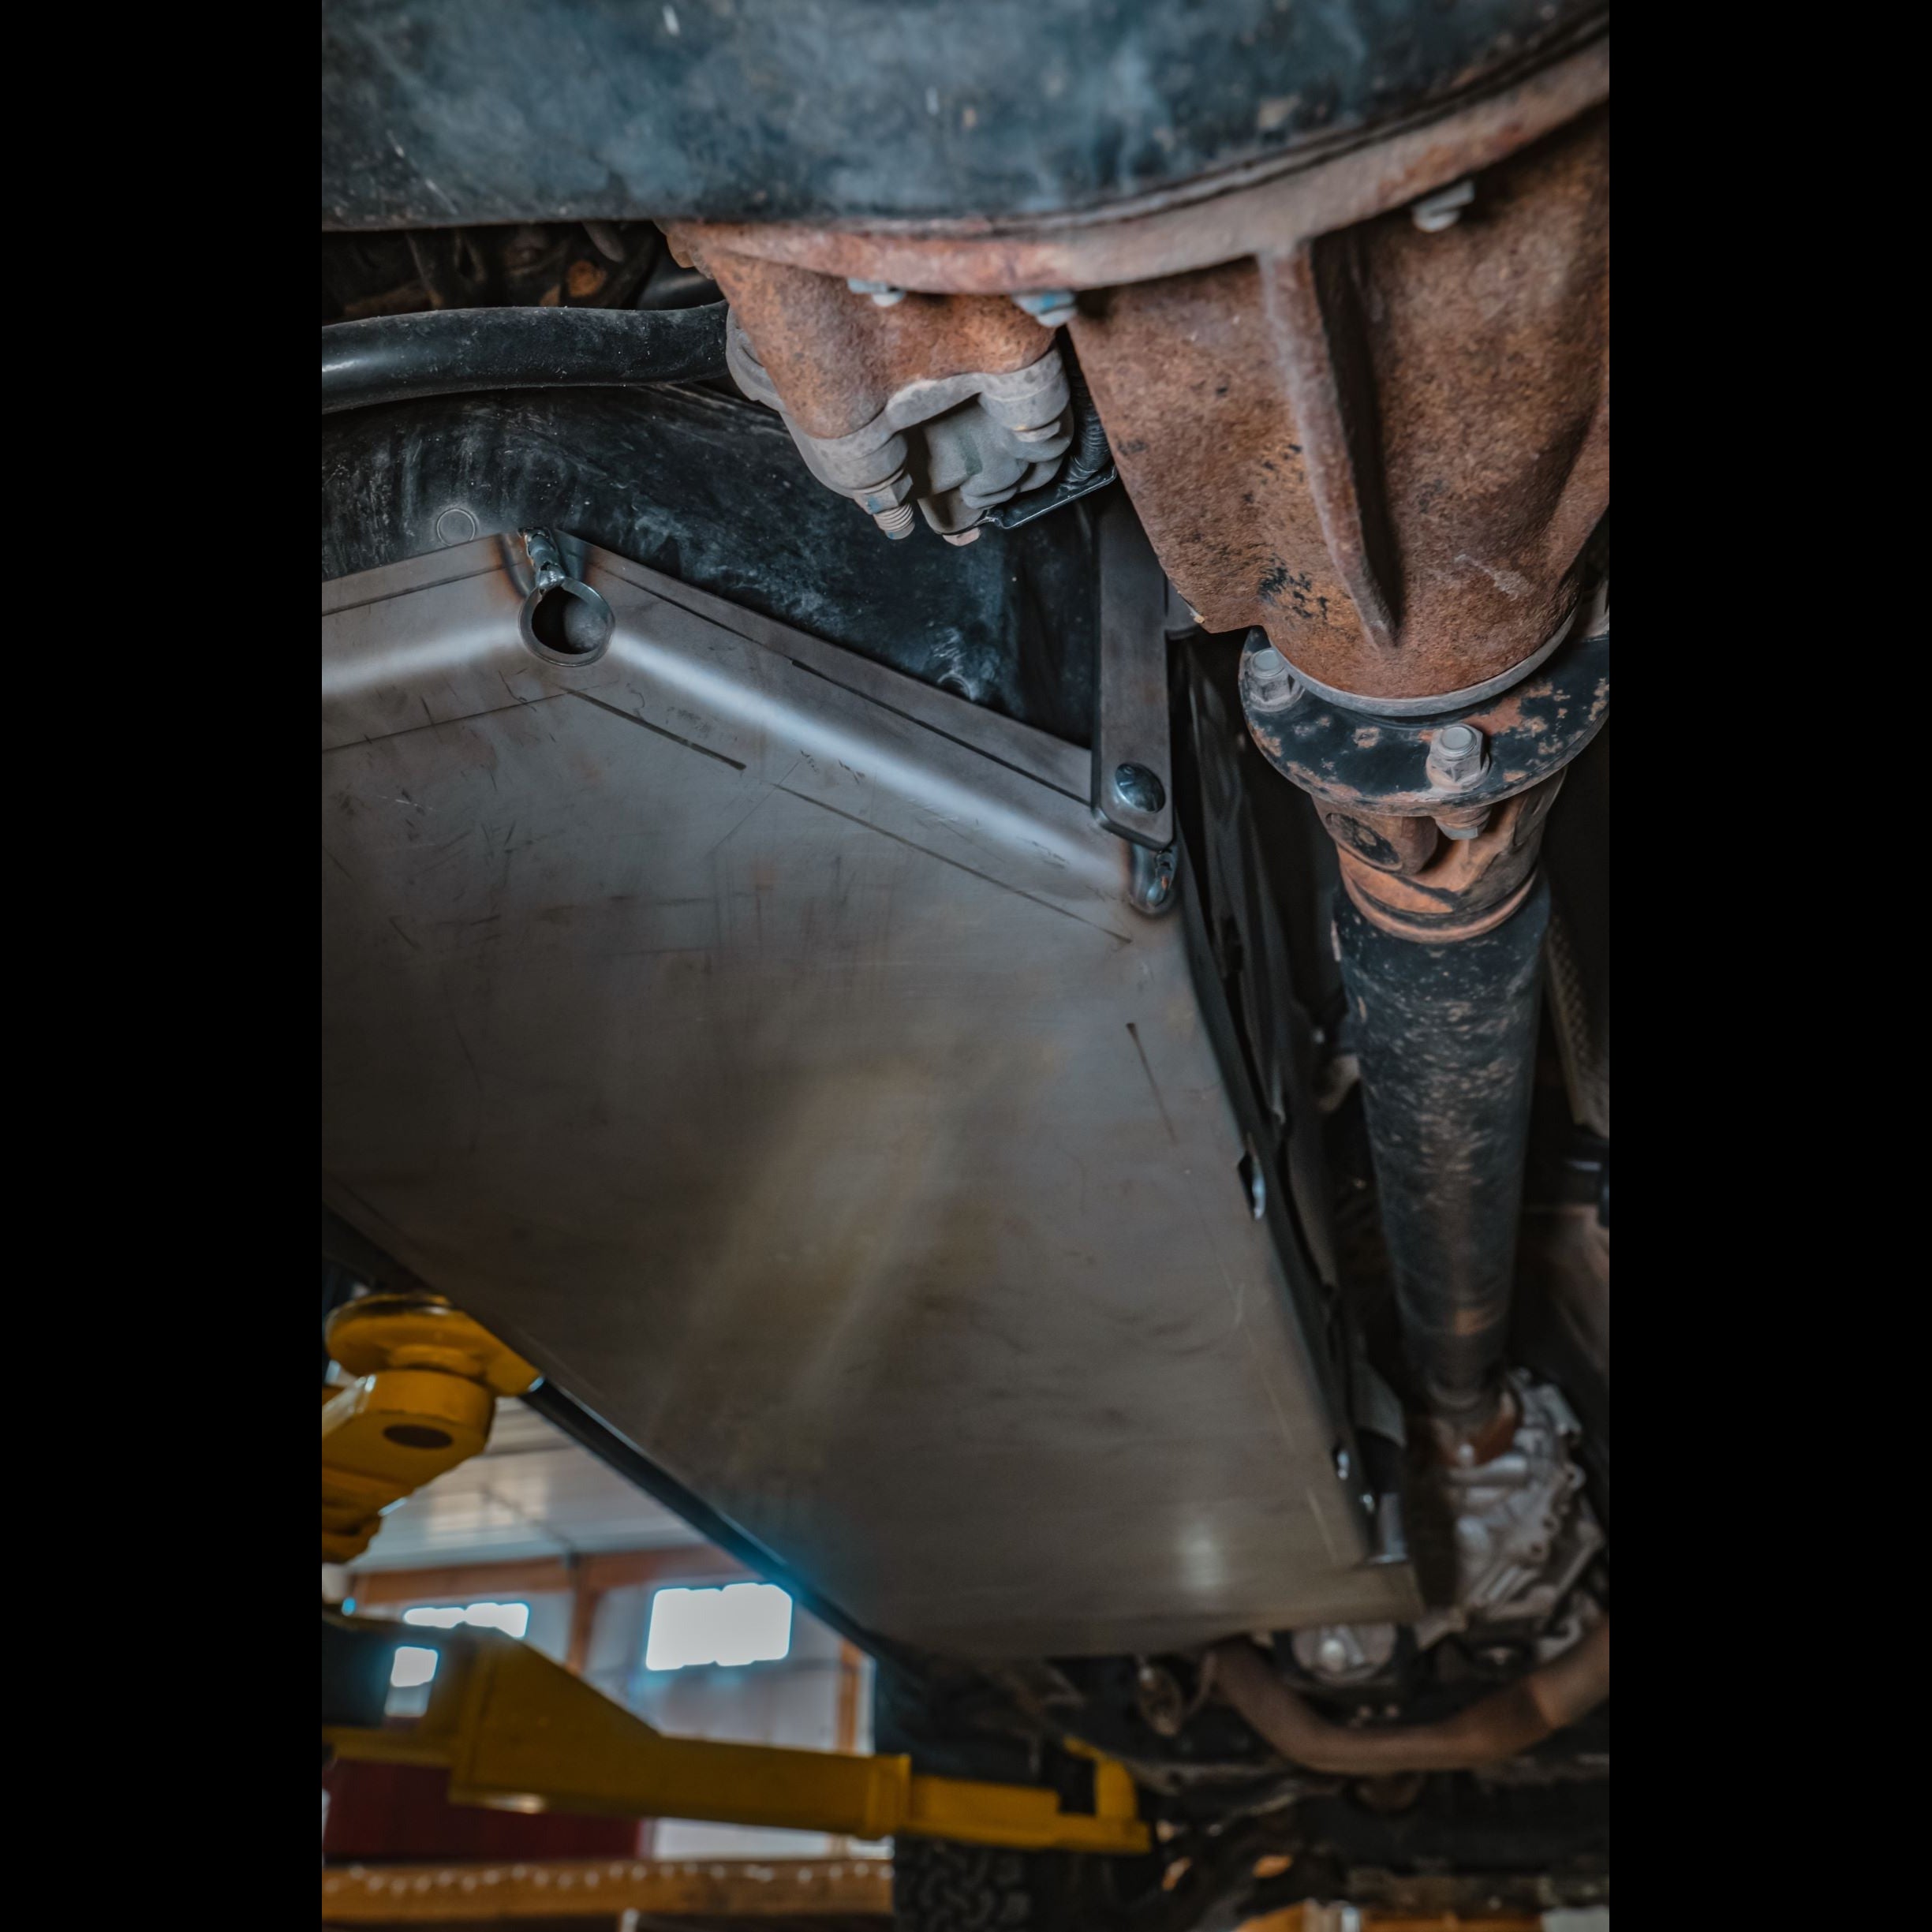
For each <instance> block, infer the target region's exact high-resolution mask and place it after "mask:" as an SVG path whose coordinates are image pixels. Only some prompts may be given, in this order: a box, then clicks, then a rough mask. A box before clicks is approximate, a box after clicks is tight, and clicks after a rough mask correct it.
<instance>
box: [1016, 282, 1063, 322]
mask: <svg viewBox="0 0 1932 1932" xmlns="http://www.w3.org/2000/svg"><path fill="white" fill-rule="evenodd" d="M1013 300H1014V302H1015V305H1017V306H1018V307H1019V308H1022V309H1024V310H1025V311H1026V313H1027V314H1028V315H1030V316H1032V317H1033V320H1034V321H1036V322H1037V323H1039V324H1040V326H1041V327H1042V328H1043V329H1057V328H1061V327H1064V326H1065V325H1066V324H1067V323H1069V322H1071V321H1072V320H1073V319H1074V314H1075V313H1076V308H1075V305H1074V292H1073V290H1071V289H1030V290H1027V291H1026V293H1023V294H1019V295H1016V296H1015V297H1014V298H1013Z"/></svg>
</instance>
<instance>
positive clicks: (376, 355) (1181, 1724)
mask: <svg viewBox="0 0 1932 1932" xmlns="http://www.w3.org/2000/svg"><path fill="white" fill-rule="evenodd" d="M323 17H324V99H323V128H324V193H323V201H324V222H323V227H324V233H323V592H324V595H323V613H324V615H323V908H324V909H323V1015H324V1038H323V1115H324V1120H323V1142H324V1179H323V1205H324V1214H323V1250H324V1262H325V1278H327V1277H328V1276H329V1275H330V1271H331V1270H333V1271H334V1278H337V1279H339V1280H340V1281H342V1283H344V1284H348V1283H350V1282H355V1283H360V1284H364V1285H368V1286H372V1287H391V1288H394V1287H409V1286H412V1285H419V1286H420V1285H427V1287H428V1288H430V1289H432V1290H433V1291H435V1292H437V1293H439V1294H441V1295H447V1296H448V1297H450V1299H453V1300H454V1301H455V1302H457V1303H458V1304H459V1305H460V1306H462V1308H463V1309H465V1310H468V1311H469V1313H470V1314H472V1315H473V1316H474V1317H476V1318H477V1320H479V1321H481V1322H483V1323H485V1324H487V1325H488V1327H489V1328H491V1331H492V1332H495V1334H497V1335H499V1336H501V1337H502V1338H503V1340H504V1341H505V1342H506V1343H507V1344H509V1345H510V1346H511V1347H514V1348H515V1349H517V1350H518V1351H519V1352H520V1353H521V1355H524V1356H525V1357H527V1358H528V1359H529V1362H532V1363H533V1364H534V1365H536V1367H537V1369H539V1370H540V1371H541V1373H542V1374H543V1376H544V1382H543V1384H542V1385H541V1386H540V1388H539V1389H538V1390H537V1391H536V1392H534V1393H533V1395H532V1396H530V1397H529V1400H530V1401H531V1402H532V1403H533V1406H538V1407H541V1408H543V1410H544V1412H545V1413H546V1414H549V1415H550V1416H551V1418H552V1419H553V1420H555V1421H557V1422H559V1424H560V1426H562V1427H564V1428H565V1429H566V1430H567V1431H568V1432H570V1433H573V1434H574V1435H575V1436H576V1437H577V1439H578V1440H579V1441H582V1442H584V1443H585V1444H586V1445H587V1446H589V1447H591V1448H593V1449H595V1450H596V1452H597V1453H599V1454H600V1455H602V1456H605V1457H606V1458H607V1459H609V1460H611V1462H612V1463H613V1464H614V1465H615V1466H616V1467H620V1468H622V1470H624V1471H625V1473H626V1474H629V1475H630V1476H631V1477H632V1478H633V1480H635V1481H637V1482H639V1483H640V1484H641V1485H644V1486H645V1487H647V1488H649V1489H652V1492H653V1493H656V1494H658V1495H659V1496H660V1497H661V1498H663V1500H667V1501H669V1502H671V1504H672V1505H673V1507H674V1508H678V1509H679V1510H681V1511H682V1512H684V1513H686V1514H687V1515H689V1516H690V1518H691V1519H692V1520H693V1521H694V1522H697V1523H701V1526H702V1527H704V1531H705V1534H707V1535H708V1536H710V1537H712V1538H713V1540H715V1541H719V1543H720V1544H721V1545H723V1546H724V1547H727V1548H729V1549H732V1550H733V1552H734V1553H735V1554H738V1555H740V1556H742V1558H743V1559H744V1560H746V1562H748V1563H749V1564H751V1565H752V1567H753V1568H755V1569H757V1570H758V1571H760V1573H761V1574H764V1575H768V1576H770V1577H771V1578H772V1579H773V1580H777V1581H782V1582H783V1583H785V1584H786V1586H787V1588H789V1589H791V1590H793V1591H794V1594H796V1595H797V1597H798V1600H799V1601H802V1602H805V1603H807V1604H809V1605H810V1606H811V1607H812V1608H813V1609H814V1610H815V1612H817V1613H818V1614H819V1615H820V1616H823V1617H824V1618H825V1619H826V1620H828V1622H830V1623H831V1624H833V1626H834V1627H835V1628H838V1629H839V1630H840V1631H843V1632H845V1633H846V1634H847V1635H850V1637H851V1638H852V1639H853V1640H854V1641H855V1642H859V1643H861V1645H862V1646H863V1647H865V1649H867V1650H869V1651H870V1652H871V1653H872V1654H873V1655H874V1656H875V1657H876V1658H877V1659H878V1660H879V1680H878V1681H879V1694H878V1711H877V1719H876V1729H877V1738H878V1744H879V1748H880V1749H881V1750H895V1751H906V1752H908V1753H909V1754H910V1755H911V1756H912V1757H913V1758H914V1762H915V1763H916V1764H918V1765H921V1766H929V1767H931V1768H932V1769H934V1770H936V1771H937V1772H940V1773H947V1774H951V1775H959V1776H966V1777H972V1776H981V1777H1013V1778H1017V1779H1024V1780H1030V1781H1036V1782H1044V1783H1047V1784H1052V1785H1053V1786H1055V1787H1056V1788H1058V1789H1060V1790H1061V1791H1063V1792H1065V1793H1067V1795H1068V1796H1069V1798H1070V1799H1072V1798H1075V1797H1077V1796H1078V1793H1079V1792H1080V1791H1081V1789H1082V1784H1083V1781H1084V1782H1085V1784H1086V1786H1087V1787H1090V1786H1091V1784H1092V1780H1093V1769H1092V1765H1091V1763H1090V1762H1089V1758H1087V1757H1086V1755H1085V1754H1084V1753H1085V1752H1086V1751H1097V1752H1101V1753H1104V1754H1106V1755H1108V1756H1109V1757H1111V1758H1115V1759H1117V1760H1118V1761H1119V1762H1122V1763H1123V1764H1124V1765H1125V1766H1127V1768H1128V1769H1129V1770H1130V1772H1131V1773H1132V1774H1133V1777H1134V1781H1135V1783H1136V1785H1137V1787H1138V1790H1139V1792H1140V1802H1141V1805H1142V1815H1143V1816H1144V1817H1145V1818H1148V1819H1149V1820H1150V1821H1152V1822H1153V1825H1154V1829H1155V1833H1156V1839H1157V1849H1156V1850H1155V1852H1153V1853H1152V1854H1149V1855H1147V1856H1145V1857H1144V1858H1134V1859H1101V1858H1084V1857H1075V1856H1074V1855H1069V1854H1063V1853H1048V1854H1034V1855H1019V1854H1002V1853H997V1852H988V1851H985V1850H984V1849H975V1848H970V1847H964V1846H955V1845H949V1844H945V1843H944V1842H941V1841H938V1840H927V1841H919V1842H918V1843H917V1848H916V1849H914V1850H911V1851H902V1862H901V1865H900V1869H899V1874H898V1878H897V1880H896V1882H897V1883H898V1884H899V1886H900V1889H901V1896H900V1904H899V1911H900V1915H901V1919H902V1923H903V1924H904V1925H905V1926H906V1927H907V1928H908V1932H938V1929H939V1928H940V1927H941V1926H946V1925H949V1924H951V1923H955V1920H954V1919H952V1918H951V1917H948V1916H947V1914H948V1913H949V1912H951V1911H955V1910H958V1909H959V1907H958V1905H957V1901H958V1900H959V1899H961V1898H980V1899H983V1900H996V1901H1006V1903H1004V1904H1000V1907H999V1909H1000V1910H1003V1911H1007V1912H1008V1916H1007V1917H1006V1918H1004V1919H1000V1923H1035V1924H1038V1925H1041V1926H1056V1925H1064V1926H1070V1927H1072V1926H1089V1925H1090V1926H1114V1925H1118V1926H1136V1927H1146V1928H1149V1932H1162V1929H1164V1928H1166V1927H1169V1926H1172V1927H1174V1928H1176V1932H1178V1929H1179V1928H1180V1927H1183V1926H1195V1925H1200V1926H1209V1925H1222V1924H1232V1923H1235V1922H1236V1920H1237V1919H1238V1918H1239V1915H1240V1913H1242V1912H1243V1911H1250V1912H1251V1911H1258V1910H1261V1909H1265V1908H1267V1907H1269V1906H1270V1905H1271V1904H1276V1903H1284V1902H1287V1901H1288V1900H1293V1899H1297V1898H1306V1897H1314V1896H1347V1897H1349V1898H1351V1899H1354V1900H1358V1901H1360V1902H1362V1903H1365V1904H1366V1903H1371V1902H1377V1901H1385V1902H1388V1903H1391V1904H1397V1903H1399V1904H1413V1905H1415V1906H1418V1907H1419V1908H1426V1909H1432V1910H1433V1909H1450V1908H1458V1907H1465V1908H1466V1907H1470V1906H1482V1905H1486V1904H1489V1902H1491V1901H1501V1902H1503V1903H1504V1904H1517V1905H1524V1906H1535V1907H1541V1906H1553V1905H1558V1904H1590V1903H1594V1902H1598V1901H1600V1900H1607V1898H1608V1807H1607V1799H1608V1773H1609V1720H1608V1702H1607V1700H1608V1694H1609V1560H1608V1549H1609V1407H1608V1388H1609V1071H1608V1069H1609V1057H1608V1049H1609V993H1608V944H1609V903H1608V886H1607V856H1608V805H1609V731H1608V723H1607V720H1608V708H1609V414H1608V411H1609V384H1608V302H1609V294H1608V288H1609V268H1608V221H1609V107H1608V98H1609V42H1608V27H1607V15H1606V13H1605V12H1604V10H1603V9H1601V8H1600V7H1597V6H1588V5H1568V6H1565V5H1560V4H1559V5H1556V6H1541V7H1531V6H1524V5H1521V4H1518V3H1517V0H1482V3H1481V4H1474V5H1467V6H1456V7H1451V8H1444V9H1433V8H1429V9H1424V8H1418V7H1414V6H1401V5H1394V4H1379V3H1377V0H1319V3H1317V4H1310V5H1308V6H1303V7H1299V8H1297V9H1276V8H1271V7H1269V6H1263V5H1261V4H1259V0H1254V3H1250V0H1229V4H1228V5H1226V6H1220V7H1213V8H1206V9H1198V8H1180V7H1176V6H1141V5H1138V4H1128V3H1127V0H1123V3H1122V4H1119V5H1113V6H1105V5H1093V6H1080V5H1074V4H1071V3H1068V4H1059V3H1053V0H1034V3H1033V5H1031V6H1026V7H1018V6H1007V5H1006V4H1004V0H990V3H989V4H986V5H983V6H977V7H975V6H966V5H963V4H957V3H955V0H929V4H925V5H917V6H904V7H895V6H878V5H872V4H868V0H799V3H798V4H797V5H794V6H791V7H789V8H786V7H781V6H776V5H775V4H769V5H768V4H765V3H764V0H738V3H737V4H736V5H735V6H727V5H724V4H722V0H720V3H719V4H716V5H704V6H698V5H693V4H686V5H682V6H675V7H674V6H665V7H663V8H662V9H659V8H655V7H654V8H651V9H634V10H633V9H606V8H596V7H586V6H573V5H569V4H564V3H562V0H545V3H544V4H540V5H536V6H521V7H518V6H510V5H509V4H507V3H505V4H495V3H491V4H480V5H476V6H468V7H462V8H458V7H454V6H447V5H441V4H438V3H437V0H330V3H329V4H328V5H327V6H325V8H324V10H323ZM913 1843H914V1841H910V1840H908V1841H907V1844H913ZM948 1900H951V1901H954V1903H952V1904H948V1903H947V1901H948ZM989 1909H990V1908H989ZM1025 1913H1030V1915H1031V1916H1030V1918H1027V1917H1025V1916H1022V1914H1025ZM958 1922H959V1923H966V1922H967V1921H966V1920H965V1919H960V1920H959V1921H958Z"/></svg>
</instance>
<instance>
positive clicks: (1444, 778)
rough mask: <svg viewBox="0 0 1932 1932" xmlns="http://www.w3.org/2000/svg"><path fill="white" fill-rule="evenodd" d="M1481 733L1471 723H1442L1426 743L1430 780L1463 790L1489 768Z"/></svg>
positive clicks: (1439, 785)
mask: <svg viewBox="0 0 1932 1932" xmlns="http://www.w3.org/2000/svg"><path fill="white" fill-rule="evenodd" d="M1488 766H1489V754H1488V753H1486V752H1485V750H1484V749H1483V745H1482V733H1481V732H1480V731H1478V730H1477V729H1476V727H1474V725H1473V724H1445V725H1444V726H1443V727H1442V728H1441V730H1440V731H1437V733H1436V734H1435V737H1434V738H1433V741H1432V742H1430V745H1429V762H1428V766H1427V770H1428V772H1429V783H1430V784H1432V785H1433V786H1435V787H1437V789H1438V790H1442V791H1465V790H1467V789H1468V788H1469V787H1470V786H1471V785H1473V784H1474V783H1476V781H1477V780H1478V779H1480V778H1481V777H1482V774H1483V772H1485V770H1486V769H1487V768H1488Z"/></svg>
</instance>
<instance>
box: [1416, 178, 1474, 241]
mask: <svg viewBox="0 0 1932 1932" xmlns="http://www.w3.org/2000/svg"><path fill="white" fill-rule="evenodd" d="M1475 198H1476V184H1475V183H1474V181H1470V180H1464V181H1457V182H1456V184H1455V185H1453V186H1452V187H1448V188H1439V189H1437V190H1436V192H1434V193H1433V195H1425V196H1423V197H1422V200H1420V201H1418V202H1417V203H1415V204H1414V206H1413V207H1411V209H1410V210H1409V219H1410V220H1411V221H1412V222H1414V224H1415V225H1416V226H1417V227H1418V228H1419V229H1421V230H1422V233H1423V234H1426V235H1439V234H1441V233H1442V231H1443V230H1444V229H1445V228H1453V227H1454V226H1456V223H1457V222H1459V221H1460V220H1461V219H1463V209H1465V208H1466V207H1468V206H1469V204H1470V202H1472V201H1474V200H1475Z"/></svg>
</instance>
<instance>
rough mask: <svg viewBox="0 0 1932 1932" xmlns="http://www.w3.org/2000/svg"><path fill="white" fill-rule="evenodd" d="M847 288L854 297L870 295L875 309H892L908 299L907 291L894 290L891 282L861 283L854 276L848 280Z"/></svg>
mask: <svg viewBox="0 0 1932 1932" xmlns="http://www.w3.org/2000/svg"><path fill="white" fill-rule="evenodd" d="M845 286H846V287H847V288H848V289H850V290H851V291H852V293H854V295H869V296H870V297H872V302H873V308H891V307H892V305H894V304H895V302H902V301H905V299H906V291H905V290H903V289H895V288H894V287H893V286H892V285H891V282H861V281H860V280H859V279H858V277H857V276H855V275H854V276H848V277H847V278H846V285H845Z"/></svg>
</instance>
